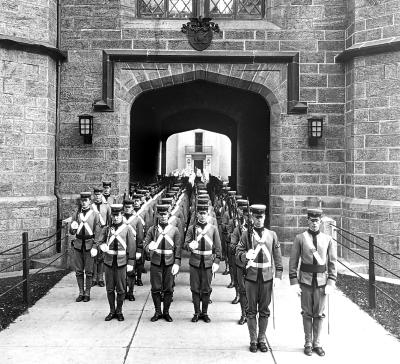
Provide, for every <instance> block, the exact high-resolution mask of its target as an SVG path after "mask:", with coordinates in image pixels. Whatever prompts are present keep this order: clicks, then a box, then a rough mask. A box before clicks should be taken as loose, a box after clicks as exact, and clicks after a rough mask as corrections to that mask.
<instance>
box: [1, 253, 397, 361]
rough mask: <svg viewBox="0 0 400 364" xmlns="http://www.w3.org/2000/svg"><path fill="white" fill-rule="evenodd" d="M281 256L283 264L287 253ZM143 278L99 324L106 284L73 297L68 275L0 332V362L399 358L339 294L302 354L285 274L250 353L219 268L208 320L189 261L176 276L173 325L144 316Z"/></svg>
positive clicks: (392, 343)
mask: <svg viewBox="0 0 400 364" xmlns="http://www.w3.org/2000/svg"><path fill="white" fill-rule="evenodd" d="M284 262H285V265H286V267H287V259H285V260H284ZM185 268H186V269H185ZM221 269H222V267H221ZM286 273H287V269H286ZM143 277H144V278H145V279H144V283H145V285H144V286H143V287H137V288H136V292H135V295H136V301H135V302H129V301H125V304H124V308H123V310H124V315H125V321H124V322H118V321H116V320H112V321H111V322H105V321H104V317H105V315H106V314H107V313H108V304H107V299H106V293H105V289H104V288H100V287H97V286H96V287H94V288H93V290H92V300H91V301H90V302H88V303H83V302H81V303H76V302H75V297H76V294H77V288H76V283H75V276H74V274H73V273H71V274H69V275H67V276H66V277H65V278H64V279H62V280H61V281H60V282H59V283H58V284H57V285H56V286H55V287H54V288H53V289H52V290H51V291H50V292H49V293H48V294H47V295H46V296H45V297H43V298H42V299H41V300H40V301H39V302H37V303H36V305H35V306H34V307H32V308H30V309H29V312H28V313H27V314H25V315H23V316H21V317H20V318H18V319H17V321H16V322H15V323H13V324H11V325H10V327H9V328H8V329H6V330H4V331H2V332H0V363H1V364H11V363H15V364H24V363H29V364H36V363H41V364H43V363H52V364H53V363H54V364H66V363H71V364H72V363H73V364H80V363H82V364H91V363H96V364H103V363H107V364H114V363H115V364H123V363H135V364H136V363H138V364H140V363H163V364H164V363H165V364H168V363H182V364H183V363H185V364H192V363H196V364H199V363H238V364H239V363H240V364H243V363H245V362H248V361H251V363H252V364H254V363H279V364H292V363H296V364H302V363H317V362H318V363H336V364H337V363H341V364H346V363H362V364H366V363H385V364H391V363H399V355H400V342H399V341H398V340H396V339H395V338H394V337H392V336H391V335H390V334H388V333H387V331H385V330H384V329H383V328H382V327H381V326H380V325H379V324H377V323H376V322H375V321H374V320H373V319H372V318H370V317H369V316H368V315H367V314H366V313H364V312H363V311H361V310H360V309H359V308H358V307H357V306H356V305H354V304H353V303H352V302H351V301H350V300H348V299H347V298H345V297H344V296H343V295H342V294H341V293H340V292H336V293H335V294H334V295H333V296H331V298H330V318H331V320H330V334H329V335H327V321H325V323H326V324H325V330H324V335H323V336H324V337H323V339H324V341H323V342H324V345H323V346H324V349H325V351H326V353H327V355H326V356H325V357H324V358H320V357H318V356H316V355H315V354H314V355H313V356H312V357H306V356H305V355H304V354H303V353H302V349H303V348H302V345H303V332H302V323H301V317H300V302H299V298H298V297H295V296H294V295H293V294H292V292H291V291H290V289H289V284H288V277H287V274H286V275H285V276H284V281H283V282H282V285H281V287H279V289H277V291H276V293H275V305H274V306H275V329H274V328H273V323H272V321H273V320H272V319H270V325H269V327H268V330H267V337H268V341H269V345H270V346H271V348H272V350H271V351H270V352H268V353H260V352H257V353H256V354H253V353H250V352H249V351H248V344H249V338H248V331H247V326H246V325H244V326H239V325H237V320H238V318H239V316H240V307H239V305H232V304H231V303H230V301H231V300H232V299H233V296H234V291H233V289H228V288H226V285H227V283H228V277H227V276H223V275H222V274H221V273H217V276H216V278H215V280H214V282H213V287H214V291H213V293H212V299H213V303H212V304H211V305H210V308H209V313H210V317H211V319H212V322H211V323H209V324H206V323H204V322H200V321H199V322H198V323H196V324H194V323H192V322H190V319H191V317H192V314H193V306H192V303H191V294H190V290H189V287H188V282H189V274H188V273H187V259H185V261H184V269H183V270H182V272H181V273H180V274H179V276H178V278H177V281H176V284H177V285H176V289H175V294H174V302H173V303H172V307H171V316H172V317H173V318H174V322H173V323H167V322H165V321H164V320H162V321H158V322H156V323H152V322H150V317H151V316H152V315H153V304H152V301H151V296H150V295H149V282H148V280H149V274H146V275H144V276H143ZM271 308H272V306H271Z"/></svg>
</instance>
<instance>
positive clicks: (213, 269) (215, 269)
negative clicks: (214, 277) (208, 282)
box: [211, 263, 219, 273]
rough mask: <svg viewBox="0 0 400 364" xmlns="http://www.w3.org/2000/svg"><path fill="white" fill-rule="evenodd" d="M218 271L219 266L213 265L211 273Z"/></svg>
mask: <svg viewBox="0 0 400 364" xmlns="http://www.w3.org/2000/svg"><path fill="white" fill-rule="evenodd" d="M218 269H219V264H217V263H213V265H212V268H211V271H212V272H213V273H216V272H217V271H218Z"/></svg>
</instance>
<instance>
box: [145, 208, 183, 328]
mask: <svg viewBox="0 0 400 364" xmlns="http://www.w3.org/2000/svg"><path fill="white" fill-rule="evenodd" d="M168 219H169V205H157V220H158V223H157V224H156V225H153V226H152V227H151V228H150V229H149V231H148V232H147V235H146V239H145V242H144V250H145V251H146V253H147V255H148V256H150V262H151V266H150V284H151V296H152V298H153V303H154V308H155V312H154V315H153V317H152V318H151V321H152V322H155V321H158V320H159V319H161V318H164V319H165V320H166V321H167V322H172V321H173V320H172V317H171V316H170V314H169V308H170V306H171V302H172V295H173V283H174V279H173V276H174V275H176V274H178V272H179V267H180V264H181V236H180V234H179V231H178V228H177V227H175V226H173V225H171V224H169V223H168ZM162 297H163V304H164V306H163V311H161V298H162Z"/></svg>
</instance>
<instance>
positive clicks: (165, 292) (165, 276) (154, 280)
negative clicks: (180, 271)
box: [150, 262, 174, 313]
mask: <svg viewBox="0 0 400 364" xmlns="http://www.w3.org/2000/svg"><path fill="white" fill-rule="evenodd" d="M150 284H151V296H152V298H153V302H154V306H155V308H156V311H157V312H158V313H161V294H162V297H163V298H162V299H163V301H164V313H168V312H169V307H170V306H171V302H172V295H173V293H174V288H173V285H174V276H173V275H172V264H171V265H165V263H164V262H162V263H161V264H160V265H156V264H151V265H150Z"/></svg>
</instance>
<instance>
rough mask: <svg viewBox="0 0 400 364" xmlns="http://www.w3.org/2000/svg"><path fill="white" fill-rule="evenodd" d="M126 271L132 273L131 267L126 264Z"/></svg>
mask: <svg viewBox="0 0 400 364" xmlns="http://www.w3.org/2000/svg"><path fill="white" fill-rule="evenodd" d="M126 271H127V272H132V271H133V265H130V264H127V266H126Z"/></svg>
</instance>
